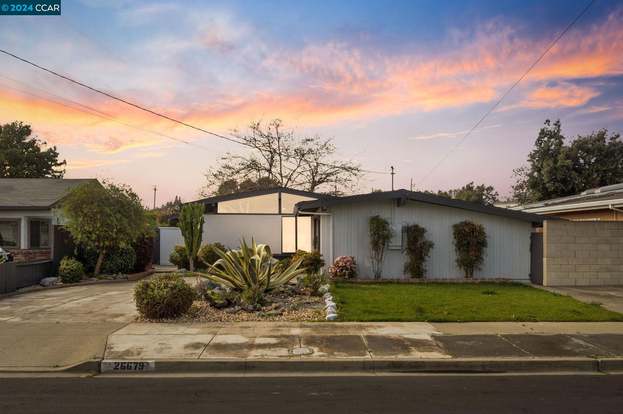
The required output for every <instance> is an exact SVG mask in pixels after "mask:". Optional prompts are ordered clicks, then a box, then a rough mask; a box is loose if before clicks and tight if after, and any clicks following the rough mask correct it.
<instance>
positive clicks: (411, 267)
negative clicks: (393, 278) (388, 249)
mask: <svg viewBox="0 0 623 414" xmlns="http://www.w3.org/2000/svg"><path fill="white" fill-rule="evenodd" d="M404 232H405V238H406V247H405V253H406V254H407V257H408V259H407V262H406V263H405V272H406V273H408V274H409V275H411V277H415V278H422V277H424V274H425V273H426V265H425V263H426V258H427V257H428V254H429V253H430V250H431V249H432V248H433V247H434V246H435V243H433V242H432V241H430V240H426V229H425V228H424V227H421V226H418V225H417V224H411V225H409V226H405V228H404Z"/></svg>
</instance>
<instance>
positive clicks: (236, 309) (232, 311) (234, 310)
mask: <svg viewBox="0 0 623 414" xmlns="http://www.w3.org/2000/svg"><path fill="white" fill-rule="evenodd" d="M241 310H242V308H241V307H240V306H234V307H232V308H227V309H225V310H224V311H223V312H225V313H238V312H240V311H241Z"/></svg>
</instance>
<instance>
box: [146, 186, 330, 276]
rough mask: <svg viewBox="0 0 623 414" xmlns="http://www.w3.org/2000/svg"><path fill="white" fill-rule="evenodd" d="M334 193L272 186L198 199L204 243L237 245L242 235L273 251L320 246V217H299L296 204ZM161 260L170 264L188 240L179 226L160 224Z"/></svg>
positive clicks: (283, 251) (274, 252)
mask: <svg viewBox="0 0 623 414" xmlns="http://www.w3.org/2000/svg"><path fill="white" fill-rule="evenodd" d="M332 198H334V197H332V196H330V195H326V194H320V193H314V192H309V191H301V190H294V189H291V188H282V187H275V188H268V189H261V190H253V191H245V192H241V193H236V194H228V195H222V196H214V197H208V198H204V199H201V200H197V201H194V202H195V203H201V204H203V205H204V208H205V214H204V225H203V236H202V243H203V244H206V243H214V242H219V243H222V244H223V245H225V246H226V247H229V248H237V247H238V246H239V245H240V240H241V239H243V238H244V239H246V240H247V242H249V243H250V242H251V239H255V240H256V241H257V242H258V243H264V244H267V245H269V246H270V247H271V250H272V252H273V254H277V255H281V254H288V253H294V252H296V251H297V250H299V249H300V250H307V251H311V250H313V249H316V250H318V249H319V245H318V243H319V227H318V226H319V220H318V219H317V218H316V217H315V216H311V215H307V216H299V217H298V218H297V217H295V214H294V213H295V205H296V204H297V203H299V202H302V201H314V200H328V199H332ZM158 242H159V249H158V250H159V258H158V262H159V263H160V264H165V265H166V264H170V262H169V255H170V254H171V252H172V251H173V249H174V248H175V246H176V245H183V244H184V241H183V238H182V235H181V232H180V230H179V228H177V227H160V228H159V241H158Z"/></svg>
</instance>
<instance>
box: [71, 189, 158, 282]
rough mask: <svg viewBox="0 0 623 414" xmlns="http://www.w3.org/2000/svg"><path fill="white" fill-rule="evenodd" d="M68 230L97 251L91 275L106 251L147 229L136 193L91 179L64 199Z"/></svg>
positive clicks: (97, 268) (96, 271) (77, 241)
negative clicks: (91, 180)
mask: <svg viewBox="0 0 623 414" xmlns="http://www.w3.org/2000/svg"><path fill="white" fill-rule="evenodd" d="M63 214H64V215H65V217H66V218H67V219H68V223H67V226H66V227H67V230H69V232H70V233H71V236H72V237H73V239H74V241H75V242H76V243H78V244H81V245H83V246H84V247H86V248H88V249H93V250H95V251H96V252H97V262H96V264H95V270H94V272H93V273H94V275H95V276H97V275H98V274H99V273H100V270H101V269H102V263H103V261H104V257H105V255H106V252H108V251H109V250H111V249H114V248H119V247H127V246H130V245H131V243H133V242H134V241H135V240H136V239H137V238H138V237H139V236H141V235H142V234H145V233H146V232H147V231H148V230H149V221H148V219H147V216H146V212H145V209H144V208H143V206H142V205H141V201H140V199H139V197H138V196H137V195H136V194H135V193H134V192H133V191H132V190H131V189H130V188H129V187H127V186H123V185H121V186H119V185H115V184H112V183H104V184H103V185H102V184H100V183H99V182H90V183H87V184H84V185H81V186H80V187H78V188H76V189H74V190H73V191H72V192H71V193H70V194H69V195H68V196H67V197H66V198H65V200H64V201H63Z"/></svg>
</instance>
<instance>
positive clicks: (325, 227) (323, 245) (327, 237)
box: [320, 215, 335, 269]
mask: <svg viewBox="0 0 623 414" xmlns="http://www.w3.org/2000/svg"><path fill="white" fill-rule="evenodd" d="M320 254H322V258H323V259H324V263H325V269H326V268H327V267H329V266H330V265H331V263H333V260H334V259H335V257H334V256H333V216H328V215H327V216H320Z"/></svg>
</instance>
